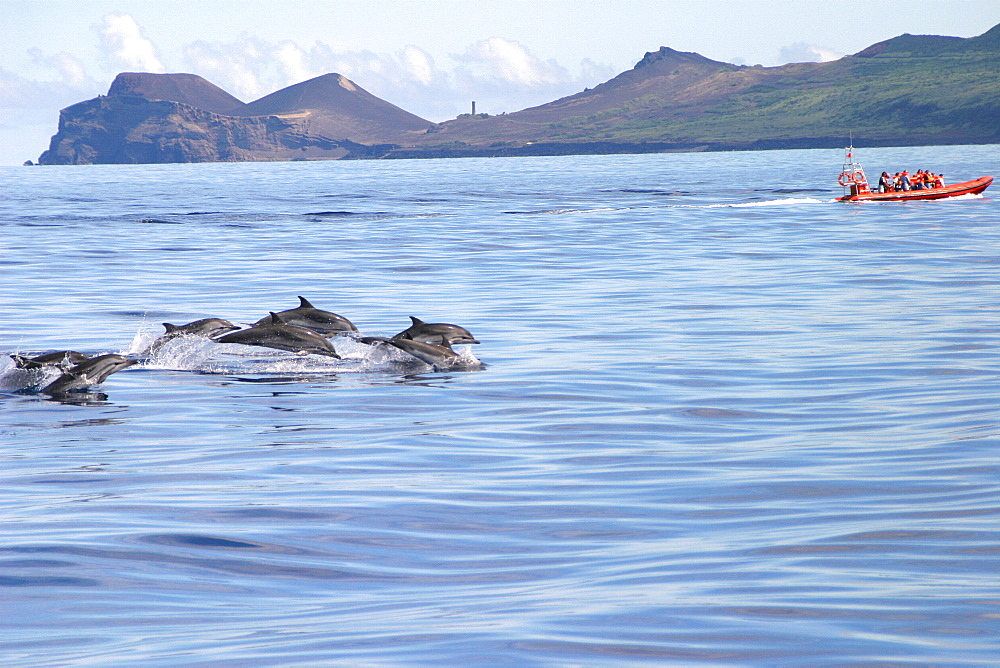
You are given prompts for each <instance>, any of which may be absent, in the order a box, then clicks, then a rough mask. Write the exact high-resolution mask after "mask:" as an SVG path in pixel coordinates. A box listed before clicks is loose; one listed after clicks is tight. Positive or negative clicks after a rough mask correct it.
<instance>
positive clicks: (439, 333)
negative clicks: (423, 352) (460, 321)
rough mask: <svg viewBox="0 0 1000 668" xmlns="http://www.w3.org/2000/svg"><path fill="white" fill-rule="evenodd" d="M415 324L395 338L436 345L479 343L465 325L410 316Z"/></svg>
mask: <svg viewBox="0 0 1000 668" xmlns="http://www.w3.org/2000/svg"><path fill="white" fill-rule="evenodd" d="M410 320H412V321H413V324H412V325H410V326H409V327H407V328H406V329H404V330H403V331H402V332H400V333H399V334H396V336H394V337H392V338H394V339H409V340H410V341H419V342H420V343H432V344H435V345H439V346H440V345H444V344H448V345H451V346H454V345H458V344H461V343H479V341H476V339H475V337H474V336H472V332H470V331H469V330H467V329H466V328H465V327H459V326H458V325H449V324H448V323H445V322H424V321H423V320H421V319H420V318H414V317H413V316H412V315H411V316H410Z"/></svg>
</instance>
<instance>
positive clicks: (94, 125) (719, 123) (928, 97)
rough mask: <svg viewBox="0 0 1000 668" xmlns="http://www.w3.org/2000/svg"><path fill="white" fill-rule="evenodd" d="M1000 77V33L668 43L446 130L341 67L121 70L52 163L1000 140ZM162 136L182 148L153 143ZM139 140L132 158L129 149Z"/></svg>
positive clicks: (68, 115) (67, 128) (74, 111)
mask: <svg viewBox="0 0 1000 668" xmlns="http://www.w3.org/2000/svg"><path fill="white" fill-rule="evenodd" d="M998 72H1000V25H997V26H994V27H993V28H991V29H990V30H989V31H987V32H985V33H983V34H982V35H979V36H976V37H969V38H961V37H943V36H937V35H909V34H903V35H899V36H897V37H893V38H891V39H888V40H885V41H883V42H879V43H876V44H873V45H871V46H869V47H867V48H865V49H863V50H861V51H859V52H858V53H856V54H854V55H851V56H844V57H843V58H840V59H838V60H835V61H829V62H824V63H790V64H787V65H781V66H778V67H762V66H760V65H754V66H745V65H734V64H731V63H723V62H719V61H714V60H711V59H710V58H706V57H705V56H702V55H700V54H697V53H693V52H682V51H677V50H675V49H672V48H670V47H666V46H664V47H660V48H659V49H658V50H656V51H650V52H647V53H646V54H645V55H644V56H643V57H642V59H640V60H639V61H638V62H637V63H636V64H635V66H634V67H632V68H631V69H629V70H626V71H624V72H622V73H620V74H618V75H617V76H615V77H613V78H611V79H609V80H607V81H605V82H602V83H601V84H599V85H597V86H595V87H593V88H590V89H585V90H583V91H580V92H578V93H575V94H573V95H568V96H565V97H563V98H560V99H558V100H553V101H551V102H547V103H545V104H541V105H537V106H535V107H530V108H527V109H523V110H520V111H516V112H512V113H509V114H502V115H499V116H488V115H485V114H482V115H477V116H470V115H463V116H460V117H459V118H457V119H454V120H450V121H445V122H443V123H437V124H435V123H431V122H430V121H427V120H425V119H422V118H420V117H419V116H416V115H414V114H411V113H410V112H408V111H406V110H404V109H401V108H400V107H397V106H396V105H393V104H391V103H389V102H387V101H385V100H382V99H380V98H378V97H376V96H374V95H372V94H371V93H369V92H368V91H365V90H364V89H363V88H361V87H360V86H358V85H357V84H356V83H354V82H352V81H350V80H349V79H347V78H346V77H343V76H342V75H339V74H336V73H329V74H325V75H322V76H320V77H315V78H313V79H310V80H308V81H304V82H301V83H298V84H294V85H292V86H288V87H286V88H283V89H281V90H279V91H275V92H274V93H271V94H269V95H265V96H264V97H262V98H260V99H258V100H255V101H253V102H250V103H247V104H243V103H241V102H240V101H239V100H237V99H236V98H235V97H233V96H231V95H229V94H228V93H226V92H225V91H223V90H222V89H221V88H218V87H217V86H215V85H214V84H211V83H210V82H207V81H205V80H204V79H201V78H200V77H197V76H196V75H189V74H167V75H144V74H136V73H123V74H121V75H119V77H118V78H116V80H115V84H113V85H112V87H111V89H110V90H109V95H108V96H107V97H102V98H97V100H104V102H102V103H95V101H94V100H91V101H89V103H90V104H88V103H86V102H85V103H78V104H77V105H73V106H71V107H68V108H67V109H64V110H63V112H62V113H61V114H60V127H59V132H58V133H57V134H56V136H54V137H53V139H52V145H51V147H50V149H49V151H46V153H44V154H43V155H42V157H41V158H40V159H39V162H40V163H41V164H66V163H67V162H68V163H70V164H77V163H81V162H88V161H89V162H101V161H116V160H123V159H124V160H126V161H137V160H141V159H143V158H141V156H143V155H146V156H149V155H160V156H165V155H168V154H169V156H170V158H169V159H170V160H171V161H204V160H288V159H341V158H427V157H466V156H491V155H492V156H506V155H562V154H573V153H578V154H580V153H621V152H638V153H644V152H663V151H701V150H743V149H764V148H821V147H823V148H827V147H837V146H842V145H843V143H844V142H845V141H846V139H847V137H848V135H849V134H853V136H854V138H855V141H856V142H858V143H859V144H864V145H867V146H901V145H920V144H930V145H933V144H961V143H972V144H975V143H997V142H1000V77H998V74H997V73H998ZM156 96H159V97H161V98H162V97H166V98H172V99H166V100H162V99H161V100H157V99H152V98H155V97H156ZM109 100H111V101H110V102H109ZM125 100H131V102H128V103H126V102H125ZM234 101H235V102H234ZM237 103H238V104H237ZM81 105H84V106H82V107H81ZM143 105H147V106H146V108H145V109H144V111H142V113H140V112H139V109H140V108H141V107H143ZM149 105H152V106H149ZM155 105H160V106H155ZM163 105H166V106H163ZM171 105H173V106H171ZM227 105H229V106H227ZM208 107H212V108H208ZM205 114H209V115H208V116H206V115H205ZM241 124H242V126H241ZM158 141H159V142H161V143H164V144H165V145H170V146H172V149H171V151H166V152H164V151H160V152H159V153H157V151H156V150H153V148H151V146H153V145H155V144H156V142H158ZM102 142H104V143H103V144H102ZM109 142H110V143H109ZM114 142H118V144H120V145H114V146H112V144H114ZM129 142H133V143H135V144H136V146H134V147H133V148H134V149H135V150H125V149H123V148H122V146H123V145H125V144H129ZM185 142H187V144H185ZM187 145H190V146H188V148H187V149H185V146H187ZM186 151H187V152H186ZM157 159H161V158H157Z"/></svg>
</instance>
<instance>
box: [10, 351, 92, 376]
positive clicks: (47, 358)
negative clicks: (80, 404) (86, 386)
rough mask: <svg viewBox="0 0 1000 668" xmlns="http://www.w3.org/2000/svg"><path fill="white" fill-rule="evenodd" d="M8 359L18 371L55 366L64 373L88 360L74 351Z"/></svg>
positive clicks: (18, 356) (87, 357)
mask: <svg viewBox="0 0 1000 668" xmlns="http://www.w3.org/2000/svg"><path fill="white" fill-rule="evenodd" d="M10 357H11V359H13V360H14V366H16V367H17V368H18V369H26V370H32V369H41V368H42V367H45V366H57V367H59V368H60V369H62V370H63V371H66V370H67V369H69V368H71V367H72V366H73V365H75V364H79V363H80V362H86V361H87V360H89V359H90V357H89V356H87V355H84V354H83V353H78V352H76V351H75V350H58V351H56V352H54V353H45V354H44V355H37V356H35V357H24V356H23V355H11V356H10Z"/></svg>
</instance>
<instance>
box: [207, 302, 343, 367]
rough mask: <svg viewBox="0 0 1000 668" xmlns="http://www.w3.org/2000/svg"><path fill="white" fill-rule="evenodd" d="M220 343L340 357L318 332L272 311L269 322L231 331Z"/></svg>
mask: <svg viewBox="0 0 1000 668" xmlns="http://www.w3.org/2000/svg"><path fill="white" fill-rule="evenodd" d="M215 341H218V342H219V343H242V344H243V345H245V346H261V347H263V348H275V349H277V350H287V351H289V352H293V353H296V354H298V355H307V354H309V353H312V354H314V355H326V356H327V357H335V358H337V359H340V355H338V354H337V351H336V350H334V348H333V344H331V343H330V342H329V341H327V340H326V339H325V338H324V337H322V336H320V335H319V334H317V333H316V332H314V331H312V330H309V329H304V328H302V327H296V326H295V325H290V324H288V323H287V322H284V321H283V320H282V319H281V318H280V317H279V316H278V314H277V313H271V316H270V318H268V322H267V324H263V325H262V324H255V325H254V326H253V327H250V328H249V329H241V330H240V331H238V332H230V333H229V334H226V335H224V336H220V337H218V338H216V339H215Z"/></svg>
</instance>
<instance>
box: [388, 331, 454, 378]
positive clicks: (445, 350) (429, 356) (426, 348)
mask: <svg viewBox="0 0 1000 668" xmlns="http://www.w3.org/2000/svg"><path fill="white" fill-rule="evenodd" d="M384 343H388V344H389V345H391V346H395V347H396V348H399V349H400V350H402V351H403V352H404V353H407V354H409V355H411V356H413V357H416V358H417V359H418V360H420V361H421V362H424V363H425V364H430V365H431V366H432V367H434V370H435V371H444V370H446V369H451V368H453V367H456V366H460V365H461V364H462V363H463V360H462V356H461V355H459V354H458V353H456V352H455V351H454V350H452V349H451V346H450V345H448V344H447V343H444V344H442V345H437V344H434V343H422V342H420V341H413V340H412V339H399V338H395V337H393V338H391V339H387V340H386V341H385V342H384Z"/></svg>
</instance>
